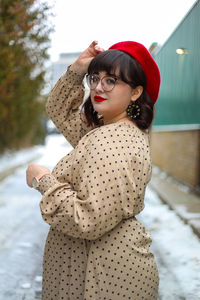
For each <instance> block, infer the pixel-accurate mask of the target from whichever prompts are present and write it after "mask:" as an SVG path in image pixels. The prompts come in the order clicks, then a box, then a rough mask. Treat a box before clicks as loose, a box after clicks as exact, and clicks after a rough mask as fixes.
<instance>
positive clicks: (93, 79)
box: [86, 74, 118, 92]
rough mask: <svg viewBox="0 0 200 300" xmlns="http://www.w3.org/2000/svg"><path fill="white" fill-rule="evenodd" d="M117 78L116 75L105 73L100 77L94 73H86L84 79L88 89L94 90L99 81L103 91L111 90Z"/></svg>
mask: <svg viewBox="0 0 200 300" xmlns="http://www.w3.org/2000/svg"><path fill="white" fill-rule="evenodd" d="M117 80H118V78H117V77H115V76H111V75H105V76H103V77H102V78H99V76H97V75H95V74H87V75H86V81H87V84H88V87H89V88H90V90H95V89H96V87H97V85H98V84H99V82H101V86H102V88H103V90H104V91H105V92H111V91H112V90H113V89H114V87H115V83H116V81H117Z"/></svg>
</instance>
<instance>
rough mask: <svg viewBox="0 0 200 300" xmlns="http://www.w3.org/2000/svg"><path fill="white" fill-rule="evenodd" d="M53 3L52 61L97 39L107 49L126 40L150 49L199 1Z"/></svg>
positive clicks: (53, 0) (68, 0)
mask: <svg viewBox="0 0 200 300" xmlns="http://www.w3.org/2000/svg"><path fill="white" fill-rule="evenodd" d="M46 1H47V2H48V3H49V4H53V9H52V12H53V13H54V14H55V17H54V18H53V19H52V22H53V24H54V26H55V32H54V33H53V34H52V35H51V36H52V47H51V49H50V50H49V53H50V56H51V60H52V61H56V60H58V57H59V54H60V53H62V52H79V51H83V50H84V49H86V48H87V47H88V45H89V44H90V43H91V42H92V41H93V40H97V41H98V42H99V45H100V46H101V47H103V48H104V49H107V48H109V46H111V45H112V44H114V43H116V42H120V41H125V40H132V41H137V42H140V43H142V44H144V45H145V46H146V47H147V48H149V46H150V45H151V44H152V43H153V42H157V43H158V44H161V45H162V44H163V43H164V42H165V41H166V40H167V38H168V37H169V36H170V35H171V33H172V32H173V31H174V29H175V28H176V27H177V26H178V24H179V23H180V22H181V20H182V19H183V18H184V16H185V15H186V14H187V12H188V11H189V10H190V8H191V7H192V6H193V4H194V3H195V2H196V0H100V1H95V0H46Z"/></svg>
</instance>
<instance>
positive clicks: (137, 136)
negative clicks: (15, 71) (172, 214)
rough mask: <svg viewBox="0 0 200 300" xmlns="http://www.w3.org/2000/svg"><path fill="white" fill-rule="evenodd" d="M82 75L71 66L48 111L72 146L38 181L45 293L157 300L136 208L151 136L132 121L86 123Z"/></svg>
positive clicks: (46, 298) (74, 298) (147, 171)
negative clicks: (45, 234)
mask: <svg viewBox="0 0 200 300" xmlns="http://www.w3.org/2000/svg"><path fill="white" fill-rule="evenodd" d="M82 80H83V77H82V76H80V75H77V74H76V73H74V72H73V71H70V70H68V71H67V73H66V74H64V75H63V76H62V77H61V79H60V80H59V81H58V83H57V84H56V86H55V87H54V89H53V90H52V92H51V94H50V97H49V99H48V103H47V112H48V114H49V116H50V117H51V119H52V120H53V121H54V123H55V124H56V126H57V127H58V129H59V130H60V132H62V134H63V135H64V136H65V137H66V138H67V140H68V141H69V142H70V143H71V144H72V145H73V147H74V149H73V150H72V151H71V152H70V153H69V154H68V155H66V156H65V157H63V158H62V159H61V160H60V161H59V162H58V164H57V165H56V167H55V168H54V170H53V171H52V174H51V175H46V176H44V177H43V178H42V179H41V181H40V186H39V190H40V192H41V193H42V195H43V197H42V200H41V204H40V207H41V212H42V217H43V219H44V220H45V221H46V222H47V223H48V224H49V225H50V231H49V234H48V237H47V241H46V246H45V252H44V263H43V291H42V299H43V300H61V299H63V300H78V299H79V300H89V299H92V300H122V299H126V300H128V299H132V300H137V299H140V300H141V299H146V300H153V299H154V300H155V299H157V290H158V272H157V267H156V264H155V261H154V257H153V254H152V253H151V252H150V251H149V247H150V244H151V237H150V235H149V233H148V232H147V231H146V229H145V228H144V226H143V225H142V224H141V223H140V222H139V221H137V219H136V217H135V216H136V215H137V214H138V213H139V212H140V211H141V210H142V209H143V208H144V193H145V187H146V185H147V183H148V181H149V179H150V176H151V159H150V151H149V139H148V135H147V134H146V133H143V132H142V131H140V130H139V129H138V128H137V127H135V126H134V125H130V124H127V123H120V122H119V123H114V124H109V125H104V126H101V127H98V128H87V127H86V125H85V124H84V123H83V122H82V121H81V118H80V110H79V107H80V105H81V103H82V99H83V93H84V91H83V86H82V84H81V83H82Z"/></svg>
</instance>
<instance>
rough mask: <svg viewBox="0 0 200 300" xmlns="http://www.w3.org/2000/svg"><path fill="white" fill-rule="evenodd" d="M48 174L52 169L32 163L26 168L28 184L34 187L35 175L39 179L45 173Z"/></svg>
mask: <svg viewBox="0 0 200 300" xmlns="http://www.w3.org/2000/svg"><path fill="white" fill-rule="evenodd" d="M48 174H50V170H49V169H48V168H46V167H43V166H40V165H37V164H33V163H32V164H30V165H29V166H28V168H27V170H26V182H27V184H28V186H30V187H32V180H33V178H34V177H35V178H36V179H37V180H39V179H40V178H42V177H43V176H44V175H48Z"/></svg>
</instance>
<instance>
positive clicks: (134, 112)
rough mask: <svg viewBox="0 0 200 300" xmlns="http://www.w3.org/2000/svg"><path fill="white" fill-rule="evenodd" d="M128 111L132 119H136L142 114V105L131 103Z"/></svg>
mask: <svg viewBox="0 0 200 300" xmlns="http://www.w3.org/2000/svg"><path fill="white" fill-rule="evenodd" d="M126 112H127V115H128V116H129V117H130V118H131V119H132V120H135V119H137V118H138V116H139V115H140V107H139V105H137V104H135V103H132V104H129V106H128V107H127V109H126Z"/></svg>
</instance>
